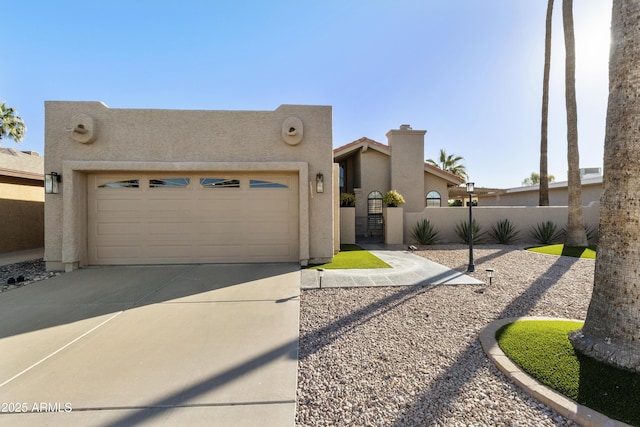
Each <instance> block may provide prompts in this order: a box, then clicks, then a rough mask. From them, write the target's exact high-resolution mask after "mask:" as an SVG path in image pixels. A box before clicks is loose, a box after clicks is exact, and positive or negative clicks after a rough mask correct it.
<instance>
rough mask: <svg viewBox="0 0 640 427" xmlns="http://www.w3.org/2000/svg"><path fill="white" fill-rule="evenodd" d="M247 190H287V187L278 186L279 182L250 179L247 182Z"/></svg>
mask: <svg viewBox="0 0 640 427" xmlns="http://www.w3.org/2000/svg"><path fill="white" fill-rule="evenodd" d="M249 188H289V187H288V186H286V185H284V184H280V183H279V182H272V181H262V180H259V179H252V180H250V181H249Z"/></svg>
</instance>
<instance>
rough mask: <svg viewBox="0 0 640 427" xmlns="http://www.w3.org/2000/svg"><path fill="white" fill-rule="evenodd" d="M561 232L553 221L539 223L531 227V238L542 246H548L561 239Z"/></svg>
mask: <svg viewBox="0 0 640 427" xmlns="http://www.w3.org/2000/svg"><path fill="white" fill-rule="evenodd" d="M562 235H563V232H562V230H560V231H558V227H557V226H556V225H555V224H554V223H553V221H546V222H539V223H538V224H537V225H536V226H535V227H531V237H533V238H534V239H535V240H536V241H537V242H539V243H542V244H543V245H550V244H551V243H554V242H558V241H559V240H561V239H562Z"/></svg>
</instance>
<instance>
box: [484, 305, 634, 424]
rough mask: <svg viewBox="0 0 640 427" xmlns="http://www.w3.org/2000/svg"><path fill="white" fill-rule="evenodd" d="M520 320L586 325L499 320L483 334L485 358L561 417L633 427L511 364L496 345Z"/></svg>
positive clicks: (522, 318)
mask: <svg viewBox="0 0 640 427" xmlns="http://www.w3.org/2000/svg"><path fill="white" fill-rule="evenodd" d="M519 320H568V321H576V322H582V320H575V319H559V318H554V317H511V318H508V319H499V320H495V321H493V322H491V323H490V324H489V325H487V326H486V327H485V328H484V329H482V331H481V332H480V334H479V337H478V338H479V339H480V344H481V345H482V349H483V350H484V352H485V354H486V355H487V356H488V357H489V359H491V361H492V362H493V363H494V364H495V365H496V367H497V368H498V369H500V371H502V373H503V374H505V375H506V376H507V377H508V378H509V379H510V380H511V381H513V382H514V383H516V384H517V385H518V386H519V387H520V388H521V389H522V390H523V391H525V392H526V393H528V394H530V395H531V396H533V397H534V398H535V399H537V400H538V401H540V402H542V403H544V404H545V405H547V406H549V407H550V408H552V409H553V410H555V411H556V412H558V413H559V414H560V415H562V416H564V417H566V418H568V419H570V420H572V421H575V422H577V423H578V424H580V425H582V426H585V427H600V426H608V427H609V426H610V427H632V426H630V425H629V424H626V423H623V422H622V421H617V420H614V419H611V418H609V417H607V416H606V415H603V414H601V413H600V412H597V411H595V410H593V409H591V408H588V407H586V406H584V405H580V404H579V403H577V402H576V401H574V400H572V399H569V398H568V397H566V396H564V395H562V394H560V393H558V392H557V391H555V390H553V389H551V388H549V387H547V386H545V385H543V384H540V383H539V382H538V381H537V380H536V379H534V378H533V377H531V376H529V375H528V374H526V373H525V372H524V371H523V370H522V369H520V368H519V367H518V366H517V365H516V364H515V363H513V362H512V361H511V359H509V358H508V357H507V356H506V355H505V354H504V353H503V351H502V349H500V347H499V346H498V342H497V341H496V332H498V329H500V328H501V327H503V326H504V325H507V324H509V323H513V322H516V321H519Z"/></svg>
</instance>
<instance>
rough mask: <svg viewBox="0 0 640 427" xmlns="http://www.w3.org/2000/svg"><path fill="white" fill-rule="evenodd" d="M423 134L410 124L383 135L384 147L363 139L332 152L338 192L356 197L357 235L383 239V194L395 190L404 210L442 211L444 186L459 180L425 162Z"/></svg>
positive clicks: (446, 195)
mask: <svg viewBox="0 0 640 427" xmlns="http://www.w3.org/2000/svg"><path fill="white" fill-rule="evenodd" d="M425 134H426V131H425V130H414V129H412V128H411V126H409V125H401V126H400V129H392V130H390V131H389V132H388V133H387V135H386V136H387V140H388V145H387V144H382V143H380V142H376V141H374V140H372V139H369V138H366V137H363V138H360V139H358V140H356V141H353V142H351V143H349V144H346V145H343V146H342V147H339V148H336V149H334V150H333V159H334V162H335V163H337V164H338V165H339V184H338V185H339V187H340V192H341V193H352V194H355V199H356V205H355V215H356V230H355V234H356V236H359V237H364V236H366V237H376V236H382V235H383V224H382V196H383V195H384V194H385V193H386V192H387V191H389V190H391V189H394V190H397V191H398V192H399V193H400V194H402V196H403V197H404V199H405V201H406V203H405V204H404V205H403V208H404V212H405V213H406V212H422V211H423V210H424V209H425V208H439V207H446V206H447V200H448V195H449V190H448V188H449V187H452V186H458V185H460V184H462V183H463V182H464V180H463V179H462V178H460V177H458V176H455V175H453V174H451V173H449V172H446V171H444V170H442V169H440V168H437V167H435V166H432V165H430V164H427V163H425V161H424V137H425Z"/></svg>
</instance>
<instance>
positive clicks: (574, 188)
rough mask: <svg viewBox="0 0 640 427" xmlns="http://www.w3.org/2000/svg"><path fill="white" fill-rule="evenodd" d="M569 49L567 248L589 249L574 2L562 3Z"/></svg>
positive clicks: (567, 78) (566, 62)
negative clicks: (584, 196)
mask: <svg viewBox="0 0 640 427" xmlns="http://www.w3.org/2000/svg"><path fill="white" fill-rule="evenodd" d="M562 26H563V28H564V47H565V51H566V54H565V101H566V104H567V161H568V166H569V167H568V170H569V172H568V184H567V186H568V187H567V190H568V193H569V203H568V205H569V206H568V209H567V210H568V218H567V237H566V241H565V244H566V245H567V246H578V247H586V246H587V245H588V242H587V232H586V231H585V228H584V218H583V216H582V182H581V179H580V154H579V151H578V109H577V106H576V44H575V37H574V34H573V0H562Z"/></svg>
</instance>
